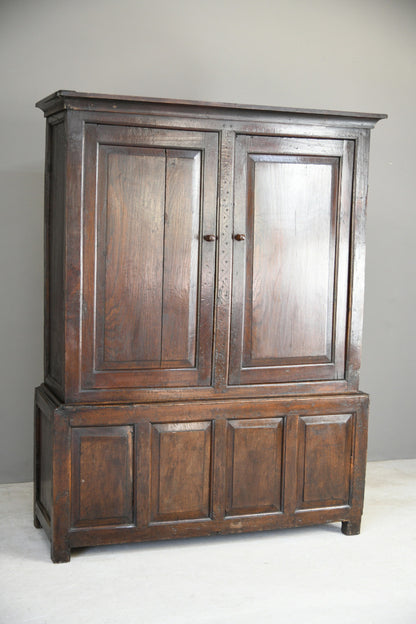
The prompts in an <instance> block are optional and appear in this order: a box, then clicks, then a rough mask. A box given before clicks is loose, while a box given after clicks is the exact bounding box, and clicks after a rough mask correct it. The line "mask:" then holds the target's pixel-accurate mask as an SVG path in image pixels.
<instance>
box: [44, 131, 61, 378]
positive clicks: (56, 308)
mask: <svg viewBox="0 0 416 624" xmlns="http://www.w3.org/2000/svg"><path fill="white" fill-rule="evenodd" d="M48 132H49V156H48V162H47V165H46V166H47V167H48V170H47V172H46V178H47V181H48V182H47V186H48V187H49V188H48V190H47V191H46V193H47V195H46V197H45V201H46V215H45V216H46V249H47V252H46V288H45V291H46V307H45V317H46V318H45V321H46V327H47V332H46V336H45V351H46V354H45V373H46V375H47V376H49V377H51V378H52V379H53V380H54V381H55V382H56V383H57V384H58V385H59V386H60V387H61V388H63V386H64V353H65V345H64V337H65V332H64V319H65V316H64V312H65V310H64V305H65V301H64V283H65V280H64V253H65V163H66V158H65V154H66V140H65V125H64V123H63V122H61V123H58V124H56V125H51V126H50V128H49V131H48Z"/></svg>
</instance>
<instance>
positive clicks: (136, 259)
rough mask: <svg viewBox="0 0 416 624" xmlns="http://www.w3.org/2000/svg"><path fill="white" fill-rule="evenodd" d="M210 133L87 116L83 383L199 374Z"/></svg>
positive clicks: (210, 274) (212, 216)
mask: <svg viewBox="0 0 416 624" xmlns="http://www.w3.org/2000/svg"><path fill="white" fill-rule="evenodd" d="M217 155H218V137H217V135H216V134H215V133H209V132H206V133H204V132H193V131H179V130H168V129H154V128H153V129H148V128H133V127H121V126H120V127H118V126H110V125H93V124H87V129H86V150H85V196H84V224H83V306H82V382H81V385H82V387H83V388H86V389H88V388H120V387H121V388H127V389H128V388H137V387H158V386H163V387H169V386H194V385H209V384H210V382H211V356H212V331H213V329H212V328H213V305H214V273H215V247H216V237H215V234H216V188H217Z"/></svg>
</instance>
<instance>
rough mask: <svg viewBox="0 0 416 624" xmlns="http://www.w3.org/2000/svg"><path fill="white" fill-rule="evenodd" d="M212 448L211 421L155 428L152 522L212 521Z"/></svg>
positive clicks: (162, 425)
mask: <svg viewBox="0 0 416 624" xmlns="http://www.w3.org/2000/svg"><path fill="white" fill-rule="evenodd" d="M211 447H212V426H211V423H210V422H191V423H167V424H163V423H161V424H154V425H153V426H152V453H151V457H152V459H151V473H150V478H151V501H150V511H151V513H150V518H151V521H152V522H166V521H172V520H188V519H195V518H209V515H210V507H211V504H210V501H211Z"/></svg>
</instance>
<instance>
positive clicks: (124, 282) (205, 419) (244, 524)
mask: <svg viewBox="0 0 416 624" xmlns="http://www.w3.org/2000/svg"><path fill="white" fill-rule="evenodd" d="M37 106H38V107H39V108H41V109H42V110H43V111H44V113H45V116H46V121H47V134H46V166H45V249H46V251H45V378H44V383H43V384H42V385H41V386H40V387H39V388H37V390H36V395H35V502H34V507H35V526H37V527H40V526H42V527H43V528H44V529H45V531H46V532H47V534H48V536H49V538H50V540H51V555H52V560H53V561H55V562H64V561H68V560H69V558H70V550H71V548H75V547H77V546H87V545H95V544H111V543H122V542H130V541H143V540H154V539H169V538H175V537H188V536H193V535H195V536H196V535H209V534H215V533H216V534H218V533H221V534H222V533H224V534H225V533H235V532H242V531H255V530H265V529H275V528H279V527H294V526H302V525H307V524H319V523H327V522H335V521H341V522H342V530H343V532H344V533H347V534H355V533H358V532H359V530H360V520H361V514H362V502H363V491H364V475H365V458H366V436H367V407H368V397H367V395H366V394H364V393H362V392H360V391H359V380H358V374H359V367H360V347H361V327H362V309H363V288H364V220H365V208H366V195H367V173H368V149H369V135H370V129H371V128H372V127H373V126H374V125H375V123H376V122H377V121H378V120H379V119H381V118H383V117H385V116H384V115H372V114H363V113H344V112H329V111H308V110H299V109H283V108H269V107H260V106H245V105H243V106H238V105H231V104H208V103H201V102H189V101H175V100H156V99H145V98H135V97H120V96H118V97H115V96H108V95H96V94H86V93H77V92H74V91H59V92H56V93H54V94H53V95H51V96H49V97H47V98H45V99H43V100H41V101H40V102H38V104H37Z"/></svg>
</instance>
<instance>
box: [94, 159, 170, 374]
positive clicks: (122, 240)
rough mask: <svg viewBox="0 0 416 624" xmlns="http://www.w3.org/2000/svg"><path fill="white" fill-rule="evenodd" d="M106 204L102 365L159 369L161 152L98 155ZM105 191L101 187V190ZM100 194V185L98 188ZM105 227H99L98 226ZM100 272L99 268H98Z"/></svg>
mask: <svg viewBox="0 0 416 624" xmlns="http://www.w3.org/2000/svg"><path fill="white" fill-rule="evenodd" d="M103 159H104V167H105V168H106V169H107V172H106V173H107V175H105V174H104V172H103V174H102V175H100V174H99V185H101V184H102V185H105V186H106V187H107V188H106V190H105V191H104V192H105V195H104V196H103V197H101V198H99V201H100V202H103V204H105V206H106V211H105V212H106V224H105V230H104V231H105V243H104V245H105V247H104V249H103V250H102V252H101V253H102V254H103V255H104V261H105V275H104V284H103V286H104V292H105V295H104V306H105V308H104V323H103V325H104V327H103V334H104V335H103V343H104V344H103V351H104V353H103V360H104V362H129V361H133V362H135V363H136V366H137V367H138V368H140V367H146V366H152V365H154V366H159V365H160V353H161V327H162V299H163V288H162V284H163V255H164V250H163V233H164V212H165V168H166V167H165V152H164V150H159V149H149V150H145V149H144V148H139V149H137V150H132V151H127V153H126V152H124V153H123V150H117V148H116V150H114V151H111V152H110V153H109V154H107V155H106V157H105V156H103ZM104 188H105V187H104ZM99 189H100V190H101V186H100V187H99ZM103 225H104V224H103ZM103 268H104V267H103Z"/></svg>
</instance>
